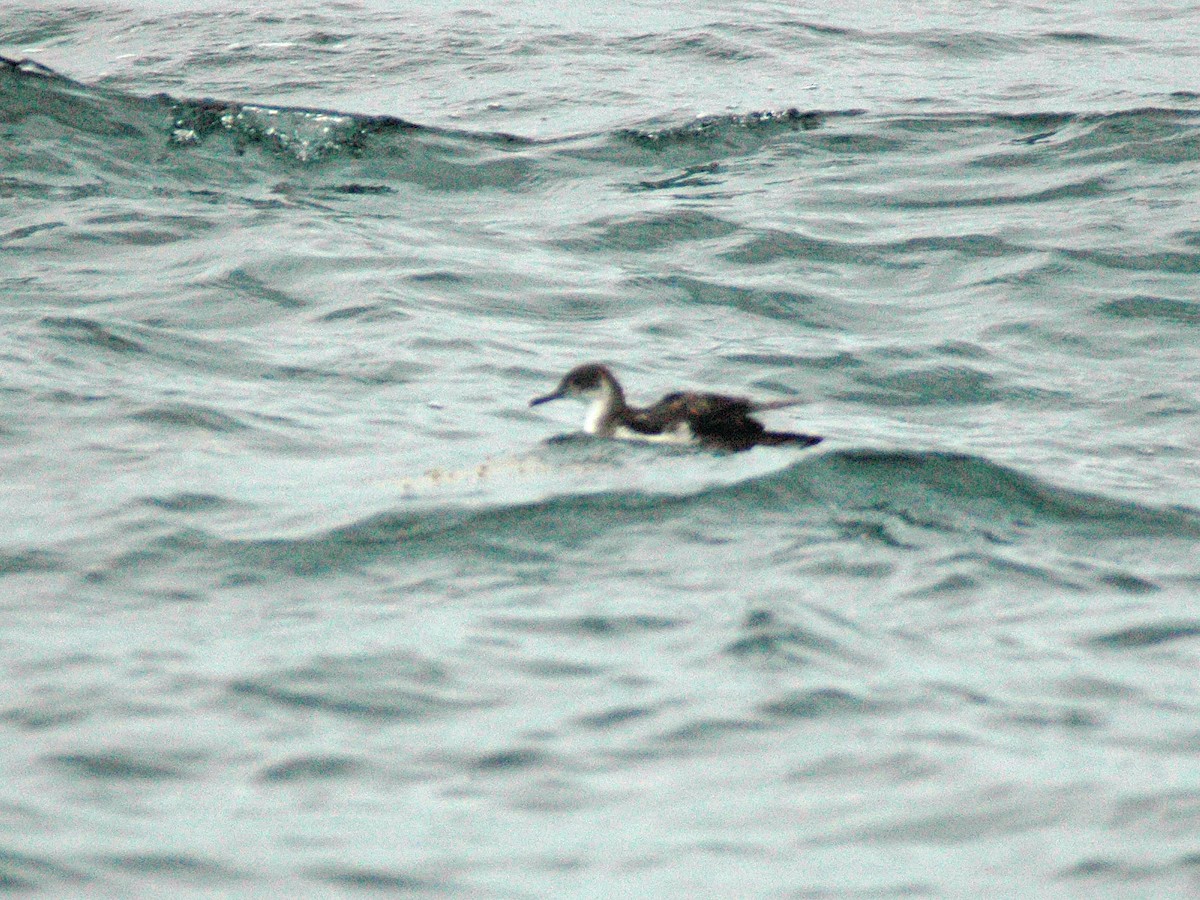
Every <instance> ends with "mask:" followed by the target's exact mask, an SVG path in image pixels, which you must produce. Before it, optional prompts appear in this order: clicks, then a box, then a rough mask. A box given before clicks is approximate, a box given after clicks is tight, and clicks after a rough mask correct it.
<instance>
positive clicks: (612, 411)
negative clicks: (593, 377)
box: [583, 378, 629, 435]
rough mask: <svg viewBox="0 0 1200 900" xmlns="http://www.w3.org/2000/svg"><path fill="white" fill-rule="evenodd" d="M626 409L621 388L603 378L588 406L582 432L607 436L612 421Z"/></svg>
mask: <svg viewBox="0 0 1200 900" xmlns="http://www.w3.org/2000/svg"><path fill="white" fill-rule="evenodd" d="M628 408H629V407H628V406H627V405H626V403H625V394H624V392H623V391H622V390H621V386H620V385H619V384H617V383H616V382H615V381H613V380H611V379H608V378H605V379H604V380H603V381H602V382H601V383H600V391H599V392H598V393H597V394H596V396H595V397H593V398H592V402H591V404H589V406H588V410H587V414H586V416H585V418H584V420H583V430H584V431H586V432H587V433H588V434H600V435H603V434H607V433H608V432H610V431H611V430H612V422H613V419H614V418H615V417H616V416H618V415H620V414H621V413H623V412H625V410H627V409H628Z"/></svg>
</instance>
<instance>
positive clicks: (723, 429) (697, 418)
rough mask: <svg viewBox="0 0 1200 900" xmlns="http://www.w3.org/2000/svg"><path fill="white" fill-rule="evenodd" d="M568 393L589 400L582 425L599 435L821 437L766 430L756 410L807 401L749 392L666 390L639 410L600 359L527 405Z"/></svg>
mask: <svg viewBox="0 0 1200 900" xmlns="http://www.w3.org/2000/svg"><path fill="white" fill-rule="evenodd" d="M566 398H573V399H576V400H582V401H583V402H585V403H587V404H589V406H588V411H587V414H586V416H585V418H584V422H583V430H584V431H586V432H587V433H588V434H594V435H597V436H599V437H613V438H622V439H624V440H632V441H655V442H662V443H671V444H698V445H700V446H703V447H708V448H711V449H714V450H729V451H733V452H737V451H739V450H749V449H750V448H751V447H757V446H768V447H779V446H784V445H787V446H793V447H811V446H812V445H813V444H818V443H820V442H821V440H822V439H821V438H820V437H818V436H816V435H812V434H795V433H793V432H790V431H768V430H767V429H766V428H765V427H764V426H763V424H762V423H761V422H759V421H758V420H756V419H753V418H751V416H750V413H753V412H762V411H764V410H769V409H782V408H784V407H786V406H796V405H798V404H800V403H803V402H804V401H803V400H767V401H762V402H759V401H755V400H750V399H747V398H746V397H727V396H725V395H724V394H701V393H695V392H692V391H682V392H675V393H672V394H667V395H666V396H665V397H663V398H662V399H661V400H659V401H658V402H657V403H655V404H654V405H653V406H647V407H646V408H645V409H639V408H638V407H636V406H630V405H629V404H628V403H626V402H625V392H624V391H623V390H622V389H621V384H620V382H619V381H617V379H616V376H615V375H613V373H612V371H611V370H610V369H609V368H608V367H607V366H604V365H601V364H600V363H584V364H583V365H580V366H576V367H575V368H573V369H572V370H571V371H570V372H568V373H567V374H566V375H564V376H563V378H562V380H561V381H560V382H559V383H558V387H556V388H555V389H554V390H553V391H552V392H551V393H549V394H547V395H546V396H544V397H535V398H534V399H533V400H530V401H529V405H530V406H537V405H538V404H540V403H549V402H550V401H551V400H562V399H566Z"/></svg>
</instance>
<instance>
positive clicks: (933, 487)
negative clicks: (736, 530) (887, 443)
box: [142, 449, 1200, 577]
mask: <svg viewBox="0 0 1200 900" xmlns="http://www.w3.org/2000/svg"><path fill="white" fill-rule="evenodd" d="M680 462H681V463H682V464H686V460H681V461H680ZM697 517H699V518H702V519H704V520H711V521H746V520H747V519H753V520H754V521H756V522H759V523H760V524H761V525H762V526H763V527H784V528H787V529H793V530H794V529H796V528H799V529H801V530H808V531H811V532H814V533H816V532H822V531H824V530H828V529H829V528H831V527H832V528H834V529H835V530H838V531H844V530H845V529H846V528H847V527H854V523H855V522H859V520H861V522H859V524H862V523H865V522H867V521H868V520H870V522H872V523H874V527H875V528H876V530H881V531H883V532H885V531H888V530H889V529H891V528H892V527H896V528H899V529H902V530H904V531H906V532H909V533H911V530H912V529H916V530H917V531H927V532H934V533H937V534H938V535H939V537H940V539H941V540H950V541H951V542H952V543H954V542H963V541H966V542H975V541H982V542H984V543H986V544H989V545H996V544H1012V543H1018V542H1020V541H1022V540H1025V539H1028V538H1030V537H1032V536H1036V534H1037V532H1038V531H1039V530H1042V529H1054V530H1055V531H1056V533H1057V534H1060V535H1061V532H1062V530H1063V529H1067V530H1068V531H1073V532H1075V533H1076V534H1077V536H1078V537H1079V539H1080V541H1083V542H1087V541H1093V540H1110V539H1111V540H1118V541H1120V540H1123V539H1129V538H1155V539H1162V538H1168V539H1171V538H1173V539H1181V540H1184V541H1187V542H1195V541H1196V540H1197V539H1200V511H1197V510H1193V509H1190V508H1186V507H1179V508H1169V507H1168V508H1162V507H1153V506H1148V505H1142V504H1137V503H1133V502H1130V501H1126V500H1121V499H1114V498H1110V497H1105V496H1101V495H1098V494H1091V493H1085V492H1080V491H1074V490H1070V489H1067V488H1062V487H1058V486H1055V485H1053V484H1050V483H1048V482H1046V481H1044V480H1042V479H1039V478H1036V477H1034V476H1031V475H1027V474H1024V473H1022V472H1019V471H1017V470H1015V469H1012V468H1009V467H1007V466H1003V465H998V464H996V463H993V462H990V461H988V460H986V459H983V458H981V457H978V456H971V455H967V454H958V453H946V452H917V451H884V450H865V449H849V450H840V451H834V452H828V453H824V454H818V455H813V456H810V457H806V458H804V459H802V460H800V461H798V462H795V463H793V464H791V465H789V466H787V467H786V468H783V469H781V470H777V471H775V472H772V473H770V474H767V475H764V476H761V477H756V478H749V479H746V480H743V481H738V482H735V483H732V484H718V485H711V486H708V487H703V488H700V489H697V490H693V491H691V492H688V493H684V494H664V493H656V492H653V491H648V490H644V489H642V490H600V491H595V492H592V493H574V494H563V495H558V496H552V497H548V498H545V499H541V500H536V501H531V502H523V503H512V504H502V503H501V504H494V505H483V506H480V505H476V506H470V505H466V504H460V505H446V504H430V505H426V506H424V507H422V508H419V509H411V508H408V509H406V508H404V506H398V507H397V508H393V509H391V510H387V511H384V512H382V513H377V514H374V515H370V516H367V517H364V518H361V519H359V520H357V521H354V522H351V523H349V524H347V525H342V526H338V527H334V528H330V529H326V530H323V531H320V532H317V533H314V534H311V535H308V536H300V537H279V538H273V537H261V538H238V539H229V538H219V537H216V536H214V535H211V534H208V533H206V532H202V531H199V530H189V531H188V532H187V534H186V535H183V534H175V535H172V536H171V537H169V538H164V539H161V541H160V544H161V546H160V547H159V548H158V552H157V553H154V554H152V555H155V556H157V555H159V553H161V554H162V555H163V556H167V557H171V556H174V555H176V554H178V553H184V554H189V553H199V554H201V555H202V556H210V555H215V556H217V557H220V558H222V559H223V560H224V561H225V563H227V564H228V565H231V566H233V567H235V568H242V569H244V568H246V567H248V568H250V569H251V570H260V569H266V570H274V571H286V572H288V573H290V574H293V575H298V576H302V577H303V576H314V575H322V574H327V573H329V572H331V571H338V570H344V569H353V568H356V567H358V566H360V565H363V564H366V563H368V562H370V561H371V560H373V559H376V558H379V557H387V558H394V557H395V556H396V555H397V554H399V555H400V556H401V557H404V558H428V557H439V556H444V555H447V554H452V555H454V556H455V557H456V558H469V557H473V558H476V559H482V560H490V561H491V562H509V563H511V562H514V561H521V560H525V561H553V560H555V559H557V558H558V557H559V555H560V554H561V553H562V552H564V551H566V552H571V551H572V550H575V549H578V548H582V547H585V546H587V545H588V543H589V542H591V541H593V540H595V539H598V538H602V537H603V536H605V535H606V534H608V533H611V532H613V531H617V530H626V529H630V528H635V527H637V526H639V525H642V524H646V523H653V524H655V525H656V526H658V525H661V524H663V523H671V522H688V521H694V520H696V518H697ZM889 522H890V523H892V524H889ZM863 527H866V526H865V525H864V526H863ZM956 535H957V537H955V536H956ZM893 545H894V546H896V547H898V548H900V549H904V547H905V546H906V545H904V544H903V543H902V542H893ZM144 559H145V558H144V557H142V561H143V562H144Z"/></svg>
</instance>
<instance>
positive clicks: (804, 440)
mask: <svg viewBox="0 0 1200 900" xmlns="http://www.w3.org/2000/svg"><path fill="white" fill-rule="evenodd" d="M823 440H825V439H824V438H823V437H819V436H818V435H815V434H796V433H795V432H792V431H764V432H763V433H762V434H760V435H759V436H758V440H757V441H756V443H757V444H759V446H766V447H811V446H813V445H814V444H819V443H821V441H823Z"/></svg>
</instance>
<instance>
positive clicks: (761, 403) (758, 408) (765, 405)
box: [750, 399, 809, 412]
mask: <svg viewBox="0 0 1200 900" xmlns="http://www.w3.org/2000/svg"><path fill="white" fill-rule="evenodd" d="M808 402H809V401H808V400H803V399H792V400H751V401H750V412H766V411H767V410H769V409H787V408H788V407H789V406H803V405H804V404H806V403H808Z"/></svg>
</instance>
